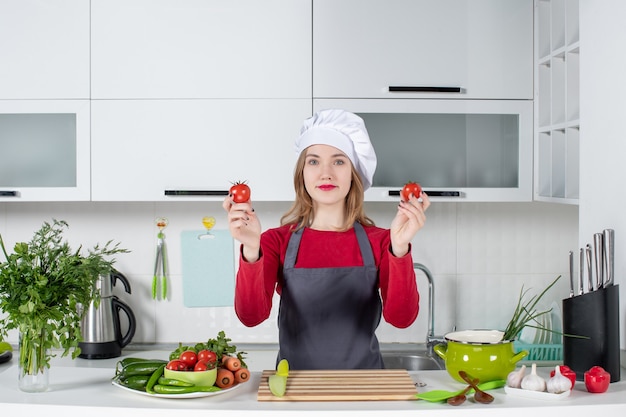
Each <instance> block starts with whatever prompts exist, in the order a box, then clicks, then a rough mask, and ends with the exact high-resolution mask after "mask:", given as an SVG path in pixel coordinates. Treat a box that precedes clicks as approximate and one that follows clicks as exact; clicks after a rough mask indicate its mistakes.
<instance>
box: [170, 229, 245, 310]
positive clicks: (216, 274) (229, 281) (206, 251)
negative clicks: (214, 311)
mask: <svg viewBox="0 0 626 417" xmlns="http://www.w3.org/2000/svg"><path fill="white" fill-rule="evenodd" d="M204 235H206V230H185V231H183V232H181V239H180V241H181V245H182V248H181V252H182V260H183V265H182V270H183V302H184V304H185V306H186V307H224V306H232V305H233V304H234V297H235V253H234V246H233V238H232V236H231V235H230V232H229V231H228V230H211V235H212V236H213V238H211V239H206V238H203V239H199V238H198V237H199V236H204Z"/></svg>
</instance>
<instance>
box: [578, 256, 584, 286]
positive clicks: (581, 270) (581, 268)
mask: <svg viewBox="0 0 626 417" xmlns="http://www.w3.org/2000/svg"><path fill="white" fill-rule="evenodd" d="M579 263H580V265H579V270H578V295H581V294H583V293H584V292H585V291H584V289H583V282H584V281H585V249H583V248H580V262H579Z"/></svg>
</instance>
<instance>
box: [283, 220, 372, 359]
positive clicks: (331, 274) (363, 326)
mask: <svg viewBox="0 0 626 417" xmlns="http://www.w3.org/2000/svg"><path fill="white" fill-rule="evenodd" d="M354 230H355V232H356V237H357V240H358V243H359V247H360V250H361V257H362V258H363V266H356V267H341V268H295V267H294V265H295V263H296V258H297V255H298V249H299V247H300V240H301V239H302V232H303V229H300V230H298V231H297V232H295V233H293V234H292V236H291V237H290V239H289V244H288V245H287V253H286V255H285V265H284V267H283V277H284V282H283V285H282V293H281V299H280V307H279V313H278V331H279V341H280V344H279V352H278V360H280V359H287V360H288V361H289V367H290V368H291V369H381V368H383V362H382V357H381V355H380V349H379V346H378V339H377V338H376V335H375V331H376V328H377V327H378V324H379V323H380V318H381V311H382V305H381V301H380V296H379V295H378V273H377V269H376V264H375V262H374V255H373V254H372V248H371V246H370V243H369V240H368V239H367V234H366V233H365V230H364V229H363V226H362V225H361V224H360V223H358V222H357V223H355V224H354ZM319 256H325V255H324V254H323V253H320V254H319Z"/></svg>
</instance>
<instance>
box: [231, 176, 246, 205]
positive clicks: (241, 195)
mask: <svg viewBox="0 0 626 417" xmlns="http://www.w3.org/2000/svg"><path fill="white" fill-rule="evenodd" d="M230 195H231V197H232V198H233V201H234V202H235V203H246V202H247V201H248V200H250V187H248V184H246V182H245V181H237V182H236V183H234V184H233V186H232V187H230Z"/></svg>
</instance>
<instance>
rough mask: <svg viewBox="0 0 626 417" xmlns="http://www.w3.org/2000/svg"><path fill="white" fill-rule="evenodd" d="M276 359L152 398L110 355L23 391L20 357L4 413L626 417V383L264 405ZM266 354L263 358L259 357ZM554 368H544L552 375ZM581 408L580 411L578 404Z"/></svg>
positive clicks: (163, 354) (12, 368)
mask: <svg viewBox="0 0 626 417" xmlns="http://www.w3.org/2000/svg"><path fill="white" fill-rule="evenodd" d="M168 354H169V351H164V350H153V351H131V352H124V356H140V357H145V358H162V359H165V358H167V355H168ZM268 354H269V355H270V356H271V357H273V356H274V353H273V352H259V353H256V352H248V355H247V362H248V363H249V364H250V367H251V369H252V375H251V380H250V381H249V382H247V383H245V384H242V385H241V386H240V387H239V388H237V389H235V390H232V391H231V392H228V393H224V394H220V395H216V396H211V397H204V398H194V399H168V398H155V397H148V396H144V395H140V394H135V393H132V392H128V391H126V390H123V389H121V388H119V387H116V386H113V385H112V384H111V378H112V377H113V375H114V372H115V371H114V368H115V364H116V362H117V361H118V360H119V359H120V358H114V359H104V360H86V359H80V358H79V359H75V360H71V359H70V358H68V357H65V358H58V357H57V358H54V359H53V361H52V366H51V368H50V389H49V390H48V391H47V392H44V393H34V394H33V393H24V392H21V391H20V390H19V389H18V386H17V385H18V384H17V360H16V358H15V357H14V358H13V359H12V360H11V361H10V362H8V363H5V364H2V365H0V409H2V414H3V415H19V414H23V415H26V414H27V415H32V414H35V415H37V414H43V413H46V414H47V415H49V414H50V413H52V414H53V415H57V414H58V415H61V414H64V415H78V414H83V415H88V416H89V417H98V416H107V417H110V415H111V414H115V415H116V416H133V417H141V416H150V417H155V416H172V415H174V414H175V415H177V416H202V417H206V416H207V410H217V411H218V413H219V415H220V416H277V415H285V416H287V415H289V416H309V415H319V413H321V412H323V413H325V414H326V415H330V416H335V415H338V416H339V415H341V416H344V415H345V416H377V417H378V416H380V414H381V412H385V411H392V412H393V413H394V416H405V415H406V416H408V415H411V416H415V415H419V414H423V415H426V414H430V413H437V415H440V416H452V415H456V416H458V415H459V413H463V416H464V417H465V416H489V415H493V416H496V415H497V416H501V415H502V413H503V412H505V413H506V415H507V416H516V415H519V416H524V417H528V413H532V414H533V416H538V415H546V416H548V415H550V416H553V415H554V413H568V412H572V411H575V412H584V411H585V410H584V408H589V412H590V413H593V414H596V413H600V414H602V415H603V417H607V416H613V415H615V416H617V415H620V416H623V415H624V413H626V381H623V380H622V381H620V382H616V383H613V384H611V385H610V387H609V390H608V391H607V392H606V393H604V394H590V393H588V392H587V391H586V390H585V386H584V383H582V382H580V381H578V382H577V383H576V386H575V388H574V390H573V391H572V393H571V395H570V396H569V397H566V398H563V399H559V400H538V399H532V400H531V399H525V398H519V397H515V396H511V395H508V394H507V393H505V392H504V389H503V388H500V389H497V390H493V391H490V392H491V393H492V394H493V395H494V397H495V401H494V402H493V403H492V404H488V405H483V404H478V403H475V402H473V401H472V400H468V401H466V402H465V403H464V404H462V405H461V406H458V407H452V406H450V405H447V404H442V403H428V402H425V401H421V400H416V401H354V402H258V401H257V389H258V386H259V382H260V378H261V373H260V372H259V370H258V369H256V368H255V367H253V366H252V364H253V363H254V362H255V358H257V357H259V362H262V361H263V359H262V357H263V356H265V357H266V358H267V357H269V356H268ZM257 355H260V356H257ZM550 370H551V368H548V367H544V368H540V369H539V373H540V374H541V375H542V376H544V377H547V375H548V373H549V371H550ZM410 374H411V377H412V378H413V380H414V381H415V382H419V383H421V384H426V385H425V386H424V387H421V388H418V389H419V390H420V391H429V390H433V389H446V390H456V389H462V388H463V387H464V385H463V384H460V383H458V382H456V381H454V380H453V379H452V378H451V377H450V376H449V375H448V374H447V372H446V371H417V372H410ZM572 407H576V409H575V410H574V409H571V408H572Z"/></svg>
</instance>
